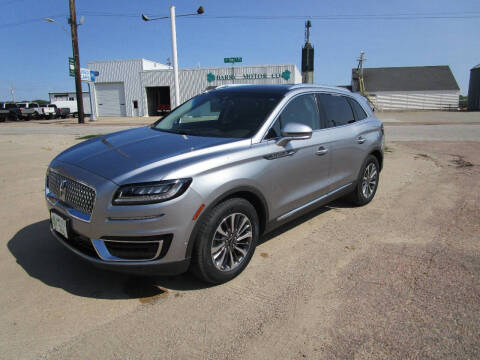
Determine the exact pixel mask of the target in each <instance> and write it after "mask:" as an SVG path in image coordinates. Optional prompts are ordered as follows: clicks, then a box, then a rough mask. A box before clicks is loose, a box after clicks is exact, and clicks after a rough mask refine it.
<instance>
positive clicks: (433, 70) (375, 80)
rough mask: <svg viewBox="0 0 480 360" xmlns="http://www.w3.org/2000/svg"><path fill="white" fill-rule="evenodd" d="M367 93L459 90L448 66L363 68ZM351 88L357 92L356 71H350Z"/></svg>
mask: <svg viewBox="0 0 480 360" xmlns="http://www.w3.org/2000/svg"><path fill="white" fill-rule="evenodd" d="M363 78H364V83H365V89H366V90H367V92H375V91H429V90H430V91H432V90H460V88H459V87H458V84H457V81H456V80H455V78H454V76H453V74H452V70H450V67H449V66H448V65H440V66H409V67H382V68H364V69H363ZM352 86H353V90H354V91H359V86H358V74H357V69H352Z"/></svg>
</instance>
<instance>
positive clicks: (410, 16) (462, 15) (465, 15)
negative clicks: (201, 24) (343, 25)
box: [82, 11, 480, 20]
mask: <svg viewBox="0 0 480 360" xmlns="http://www.w3.org/2000/svg"><path fill="white" fill-rule="evenodd" d="M82 13H83V14H85V15H89V16H100V17H101V16H106V17H132V18H135V17H138V16H139V15H138V13H114V12H108V11H105V12H97V11H83V12H82ZM151 16H160V15H151ZM479 17H480V11H470V12H458V13H447V12H443V13H400V14H399V13H395V14H393V13H392V14H347V15H213V16H212V15H205V16H204V17H203V18H205V19H241V20H304V19H315V20H414V19H475V18H479Z"/></svg>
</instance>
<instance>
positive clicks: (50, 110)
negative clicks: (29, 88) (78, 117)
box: [40, 104, 57, 120]
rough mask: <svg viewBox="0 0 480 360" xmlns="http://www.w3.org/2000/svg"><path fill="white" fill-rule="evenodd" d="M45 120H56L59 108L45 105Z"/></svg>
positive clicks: (43, 110) (42, 108)
mask: <svg viewBox="0 0 480 360" xmlns="http://www.w3.org/2000/svg"><path fill="white" fill-rule="evenodd" d="M40 109H41V110H42V117H43V118H44V119H47V120H49V119H52V118H53V119H55V118H56V117H57V106H56V105H54V104H45V105H43V106H42V107H41V108H40Z"/></svg>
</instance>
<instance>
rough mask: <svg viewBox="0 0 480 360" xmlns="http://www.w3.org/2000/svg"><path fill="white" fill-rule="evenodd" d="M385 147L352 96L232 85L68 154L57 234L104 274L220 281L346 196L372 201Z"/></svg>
mask: <svg viewBox="0 0 480 360" xmlns="http://www.w3.org/2000/svg"><path fill="white" fill-rule="evenodd" d="M383 150H384V135H383V126H382V123H381V122H380V121H379V120H378V119H377V118H376V117H374V115H373V113H372V110H371V108H370V107H369V105H368V103H367V101H366V99H365V98H363V97H361V96H359V95H357V94H353V93H351V92H349V91H348V90H345V89H341V88H334V87H323V86H315V85H265V86H260V85H232V86H224V87H221V88H217V89H215V90H213V91H210V92H208V93H204V94H201V95H198V96H196V97H194V98H192V99H190V100H188V101H187V102H185V103H184V104H182V105H181V106H179V107H178V108H176V109H175V110H173V111H172V112H171V113H170V114H169V115H167V116H166V117H164V118H163V119H161V120H159V121H157V122H155V123H154V124H153V125H151V126H146V127H141V128H136V129H131V130H125V131H120V132H117V133H113V134H109V135H105V136H101V137H97V138H94V139H91V140H88V141H85V142H83V143H81V144H78V145H76V146H73V147H71V148H70V149H67V150H66V151H64V152H63V153H61V154H60V155H58V156H57V157H56V158H55V159H54V160H53V161H52V163H51V164H50V166H49V168H48V171H47V177H46V189H45V194H46V199H47V205H48V208H49V210H50V219H51V222H50V223H51V231H52V233H53V235H54V236H55V237H56V238H57V239H58V240H59V241H60V242H61V243H62V244H64V245H65V246H66V247H67V248H69V249H70V250H71V251H73V252H75V253H76V254H78V255H79V256H81V257H82V258H84V259H86V260H88V261H90V262H92V263H93V264H96V265H98V266H101V267H106V268H109V269H116V270H122V271H129V272H136V273H142V274H145V273H151V274H152V273H153V274H179V273H182V272H185V271H186V270H187V269H188V268H190V269H191V270H192V272H193V273H194V274H195V275H197V276H198V277H200V278H201V279H202V280H204V281H207V282H211V283H221V282H225V281H228V280H230V279H232V278H233V277H235V276H236V275H238V274H239V273H240V272H242V271H243V269H245V267H246V266H247V264H248V263H249V261H250V259H251V258H252V255H253V253H254V250H255V246H256V243H257V241H258V238H259V236H260V235H261V234H262V233H265V232H267V231H270V230H271V229H273V228H275V227H277V226H279V225H281V224H283V223H285V222H288V221H290V220H292V219H293V218H295V217H296V216H299V215H301V214H304V213H305V212H307V211H309V210H311V209H312V208H314V207H317V206H320V205H323V204H325V203H327V202H329V201H331V200H333V199H336V198H338V197H341V196H345V195H348V196H349V198H350V199H351V200H352V201H353V202H354V203H355V204H357V205H364V204H366V203H368V202H369V201H371V200H372V198H373V196H374V195H375V192H376V190H377V186H378V181H379V174H380V170H381V168H382V162H383Z"/></svg>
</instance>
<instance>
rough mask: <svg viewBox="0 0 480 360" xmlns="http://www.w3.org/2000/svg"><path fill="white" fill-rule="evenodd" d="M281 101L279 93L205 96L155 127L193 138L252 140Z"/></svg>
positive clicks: (194, 99)
mask: <svg viewBox="0 0 480 360" xmlns="http://www.w3.org/2000/svg"><path fill="white" fill-rule="evenodd" d="M280 99H281V96H280V95H278V94H274V95H272V94H261V93H251V92H249V93H247V92H245V93H241V92H212V93H207V94H202V95H199V96H196V97H194V98H192V99H190V100H189V101H187V102H186V103H184V104H183V105H181V106H180V107H178V108H177V109H175V110H174V111H173V112H171V113H170V114H169V115H167V116H166V117H164V118H163V119H162V120H160V121H159V122H157V123H155V124H154V125H153V128H154V129H158V130H161V131H166V132H173V133H178V134H185V135H193V136H206V137H225V138H244V139H245V138H250V137H252V136H253V135H254V134H255V133H256V132H257V131H258V129H259V128H260V126H261V125H262V124H263V123H264V121H265V119H266V118H267V116H268V115H269V114H270V112H271V111H272V110H273V109H274V107H275V106H276V105H277V104H278V102H279V101H280Z"/></svg>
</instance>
